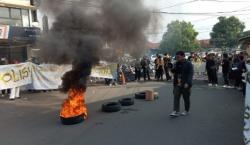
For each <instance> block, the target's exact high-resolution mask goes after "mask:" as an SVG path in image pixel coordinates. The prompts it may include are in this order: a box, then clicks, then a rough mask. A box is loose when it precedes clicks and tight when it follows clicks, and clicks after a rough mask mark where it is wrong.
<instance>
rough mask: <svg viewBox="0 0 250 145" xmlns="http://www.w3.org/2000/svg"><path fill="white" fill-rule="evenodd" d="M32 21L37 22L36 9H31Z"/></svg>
mask: <svg viewBox="0 0 250 145" xmlns="http://www.w3.org/2000/svg"><path fill="white" fill-rule="evenodd" d="M32 21H33V22H38V20H37V12H36V11H32Z"/></svg>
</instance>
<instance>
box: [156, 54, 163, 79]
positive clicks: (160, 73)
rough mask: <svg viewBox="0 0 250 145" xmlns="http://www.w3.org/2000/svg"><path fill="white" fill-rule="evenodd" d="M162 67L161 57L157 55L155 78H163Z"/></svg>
mask: <svg viewBox="0 0 250 145" xmlns="http://www.w3.org/2000/svg"><path fill="white" fill-rule="evenodd" d="M163 67H164V62H163V60H162V58H161V56H160V55H159V56H158V60H157V72H158V74H157V80H158V81H159V80H163V71H164V70H163Z"/></svg>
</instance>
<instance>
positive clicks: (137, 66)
mask: <svg viewBox="0 0 250 145" xmlns="http://www.w3.org/2000/svg"><path fill="white" fill-rule="evenodd" d="M140 79H141V63H140V60H139V59H136V62H135V80H137V81H140Z"/></svg>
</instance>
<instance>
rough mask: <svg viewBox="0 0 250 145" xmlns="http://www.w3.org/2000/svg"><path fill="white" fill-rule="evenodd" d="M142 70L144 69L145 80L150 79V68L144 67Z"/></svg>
mask: <svg viewBox="0 0 250 145" xmlns="http://www.w3.org/2000/svg"><path fill="white" fill-rule="evenodd" d="M142 70H143V77H144V80H146V78H148V80H150V76H149V70H148V68H142Z"/></svg>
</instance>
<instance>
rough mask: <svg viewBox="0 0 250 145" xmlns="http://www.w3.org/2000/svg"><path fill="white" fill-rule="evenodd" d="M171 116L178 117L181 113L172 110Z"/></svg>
mask: <svg viewBox="0 0 250 145" xmlns="http://www.w3.org/2000/svg"><path fill="white" fill-rule="evenodd" d="M169 116H170V117H178V116H180V113H179V112H176V111H174V112H172V113H171V114H170V115H169Z"/></svg>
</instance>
